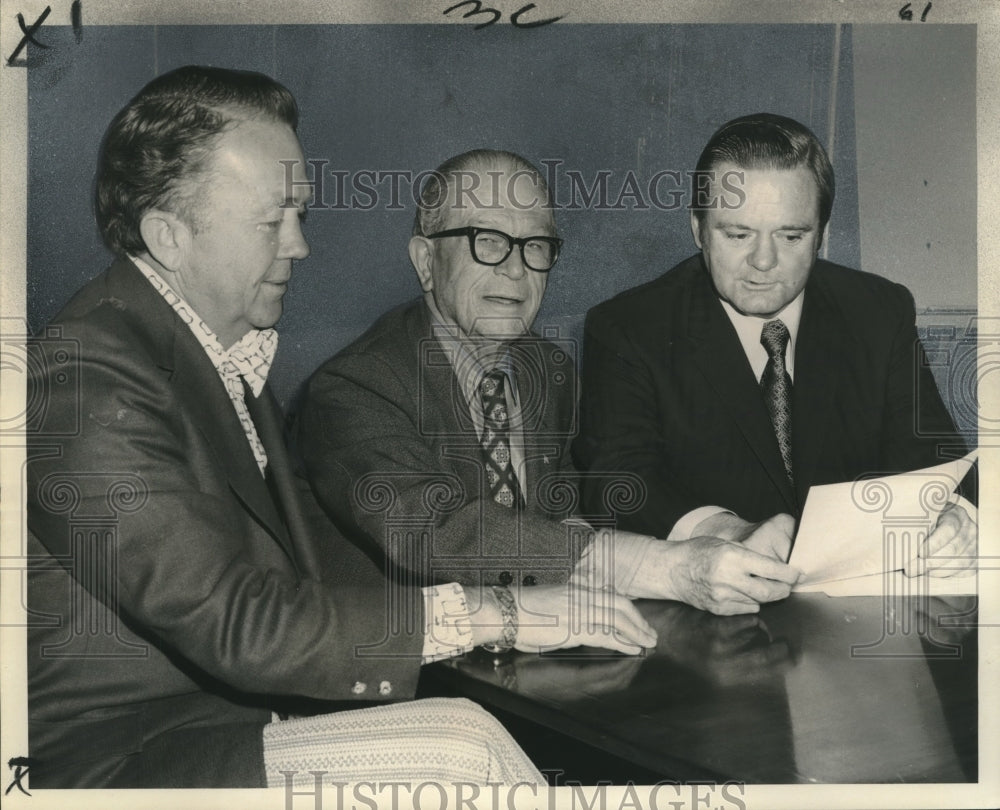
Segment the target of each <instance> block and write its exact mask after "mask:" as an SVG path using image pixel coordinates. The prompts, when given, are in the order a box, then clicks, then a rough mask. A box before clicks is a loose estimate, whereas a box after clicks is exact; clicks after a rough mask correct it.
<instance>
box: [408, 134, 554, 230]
mask: <svg viewBox="0 0 1000 810" xmlns="http://www.w3.org/2000/svg"><path fill="white" fill-rule="evenodd" d="M493 172H496V173H503V174H508V175H513V174H521V175H527V176H530V177H531V178H532V180H533V182H534V184H535V186H536V187H537V189H538V191H539V192H540V193H541V194H542V195H543V196H544V197H545V201H546V206H550V205H551V199H550V197H549V186H548V183H546V182H545V176H544V175H543V174H542V173H541V171H539V170H538V168H537V167H536V166H534V165H533V164H532V163H531V162H530V161H528V160H526V159H525V158H523V157H521V156H520V155H518V154H515V153H514V152H504V151H502V150H499V149H473V150H471V151H469V152H463V153H462V154H460V155H456V156H455V157H453V158H449V159H448V160H446V161H445V162H444V163H442V164H441V165H440V166H438V167H437V169H435V170H434V171H433V172H431V174H430V176H429V177H428V178H427V180H426V181H425V182H424V185H423V188H422V189H421V190H420V198H419V200H418V201H417V214H416V216H415V217H414V220H413V235H414V236H429V235H430V234H433V233H437V232H438V231H440V230H442V229H443V227H444V222H445V220H446V219H447V212H448V209H449V207H450V206H449V205H448V203H449V201H450V200H451V199H452V195H453V193H454V191H455V188H456V185H458V187H459V188H462V186H461V185H459V184H458V181H459V180H460V179H461V178H462V177H468V176H472V175H477V174H489V173H493ZM480 195H481V190H480ZM477 196H479V195H477ZM489 202H490V203H491V204H492V205H493V206H496V205H497V204H498V200H495V199H493V200H490V201H489ZM550 210H551V209H550Z"/></svg>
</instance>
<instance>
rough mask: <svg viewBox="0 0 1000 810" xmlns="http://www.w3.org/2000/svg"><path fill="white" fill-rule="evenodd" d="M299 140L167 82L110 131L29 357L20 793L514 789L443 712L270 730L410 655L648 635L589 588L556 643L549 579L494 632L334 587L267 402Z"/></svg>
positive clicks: (435, 598)
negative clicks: (92, 239)
mask: <svg viewBox="0 0 1000 810" xmlns="http://www.w3.org/2000/svg"><path fill="white" fill-rule="evenodd" d="M296 122H297V109H296V105H295V100H294V98H293V97H292V96H291V94H290V93H289V92H288V90H286V89H285V88H284V87H282V86H281V85H279V84H277V83H276V82H274V81H272V80H271V79H269V78H267V77H265V76H262V75H260V74H256V73H245V72H238V71H227V70H222V69H215V68H203V67H193V66H189V67H186V68H180V69H178V70H176V71H173V72H171V73H168V74H165V75H163V76H160V77H159V78H157V79H155V80H153V81H152V82H150V84H148V85H147V86H146V87H145V88H144V89H143V90H142V91H141V92H140V93H139V94H138V95H137V96H136V97H135V98H134V99H133V100H132V101H131V102H130V103H129V104H128V105H126V107H125V108H124V109H123V110H122V111H121V112H120V113H119V114H118V116H116V118H115V119H114V121H113V122H112V124H111V126H110V127H109V129H108V132H107V134H106V137H105V140H104V143H103V146H102V152H101V162H100V166H99V170H98V183H97V213H98V220H99V223H100V226H101V230H102V233H103V235H104V237H105V239H106V241H107V242H108V244H109V246H110V247H111V248H112V249H113V250H114V251H115V253H116V254H117V255H118V258H117V260H116V261H115V263H114V264H113V265H112V266H111V267H110V268H109V269H108V270H106V271H105V272H104V273H102V274H100V275H99V276H97V277H96V278H95V279H93V280H92V281H91V282H90V283H88V284H87V285H86V286H85V287H84V288H83V289H82V290H80V291H79V292H78V293H77V295H76V296H75V297H74V298H73V299H72V300H71V301H70V303H69V304H68V305H67V306H66V307H65V309H64V310H63V311H62V312H61V313H60V314H59V315H58V316H57V317H56V318H55V320H54V321H53V322H52V323H51V324H50V325H49V327H47V329H46V330H45V333H44V335H42V336H40V338H39V339H38V340H37V341H36V343H35V344H34V346H33V349H32V351H33V358H34V361H35V362H34V363H33V364H32V369H33V377H32V379H31V381H30V382H31V387H30V393H29V401H31V402H33V403H35V405H37V406H38V407H36V408H34V409H33V411H32V413H33V420H32V423H31V424H29V426H28V436H29V463H28V474H27V479H28V527H29V543H30V546H29V550H30V555H31V560H32V562H31V571H30V580H29V590H28V598H29V609H30V613H31V623H30V628H29V654H28V667H29V716H30V730H29V744H30V749H31V755H32V757H33V758H34V759H36V760H37V763H36V764H35V765H34V766H33V767H32V770H31V778H32V782H33V783H34V786H35V787H169V786H183V787H209V786H246V787H253V786H263V785H265V784H271V785H274V784H278V785H284V784H285V776H284V774H285V773H288V774H294V776H293V777H292V779H291V782H293V783H295V784H299V783H300V782H302V783H303V784H305V785H307V786H309V787H310V788H311V787H312V786H313V784H314V776H313V775H312V773H311V772H310V771H325V772H326V778H330V779H334V780H336V779H338V778H341V779H343V780H344V781H347V780H357V779H361V778H368V777H374V776H379V777H383V778H384V777H388V776H390V775H392V778H396V779H404V780H405V779H422V778H432V779H435V778H436V779H444V780H446V781H449V780H450V781H454V780H466V781H485V780H487V779H494V780H495V781H505V780H506V779H513V780H514V781H517V780H518V779H522V778H524V779H528V780H531V781H537V780H539V779H540V776H539V775H538V773H537V771H535V769H534V767H533V766H532V765H531V763H530V762H528V760H527V759H526V757H524V756H523V753H522V752H520V749H518V748H517V746H516V744H514V743H513V741H511V740H510V739H509V737H508V736H507V735H506V733H505V732H504V730H503V729H502V728H501V727H500V726H499V725H498V724H497V723H496V722H495V721H494V720H493V719H492V718H491V717H489V716H488V715H487V714H486V713H485V712H482V711H481V710H479V709H478V708H476V707H474V706H472V705H471V704H468V703H467V702H465V701H447V700H446V701H432V702H429V703H428V702H425V701H418V702H416V703H411V704H399V705H394V706H386V707H378V708H374V709H367V710H365V711H361V712H346V713H327V714H320V715H318V716H316V717H308V718H302V719H295V720H290V721H285V722H277V721H274V722H272V717H274V716H275V715H277V716H282V715H286V714H288V713H296V714H300V713H302V712H305V711H308V712H315V711H317V710H318V709H322V710H325V711H327V712H329V711H330V709H332V708H334V707H337V706H338V704H340V705H339V708H343V703H344V702H351V703H354V704H358V703H359V702H360V701H369V700H380V701H387V700H398V699H405V698H409V697H412V695H413V693H414V690H415V687H416V681H417V677H418V672H419V667H420V664H421V662H422V661H424V662H426V661H430V660H436V659H437V658H440V657H448V656H451V655H455V654H458V653H460V652H462V651H464V650H469V649H471V648H472V647H473V646H474V645H475V644H487V643H491V644H500V645H502V646H506V647H510V646H514V645H517V646H518V648H519V649H528V650H532V649H537V648H539V647H541V646H546V647H548V646H555V647H559V646H565V645H573V644H580V643H588V644H599V645H602V646H608V647H611V648H613V649H618V650H622V651H631V652H637V651H638V649H639V645H648V644H650V643H652V641H653V635H652V634H651V632H650V631H649V629H648V626H646V625H645V623H644V622H643V621H642V620H641V618H639V617H638V614H637V613H636V612H635V611H634V610H633V608H632V606H631V605H630V604H628V603H627V602H626V601H625V600H623V599H615V600H611V601H608V599H607V598H606V595H596V596H595V598H597V599H598V600H600V601H603V602H604V603H606V604H608V605H609V606H610V608H611V609H612V610H613V611H614V612H615V617H614V618H613V619H611V620H610V621H609V622H608V623H607V625H602V626H600V627H596V626H591V627H590V628H584V629H583V630H582V631H581V632H579V633H576V632H571V631H570V630H569V629H568V624H567V621H566V620H567V619H568V616H569V614H568V610H569V607H568V606H569V605H570V604H571V602H572V598H571V596H570V595H569V593H568V589H565V588H563V589H560V588H547V589H538V592H537V594H534V595H533V596H534V598H533V599H532V600H522V605H524V606H526V607H528V608H529V609H532V610H538V611H540V612H542V613H546V614H555V615H556V616H557V622H556V624H557V625H560V626H559V627H558V629H553V628H552V627H549V628H540V627H535V626H532V625H530V624H529V623H527V622H525V623H523V625H524V626H523V627H521V628H518V620H517V605H516V604H515V603H514V601H513V598H512V597H511V595H510V593H509V591H507V590H506V589H505V588H502V587H497V588H493V589H488V590H483V591H478V590H474V589H464V590H463V589H462V588H461V587H459V586H458V585H455V584H447V585H442V586H441V587H439V588H436V589H431V588H428V589H424V590H422V591H421V590H419V589H414V588H411V587H407V586H406V585H405V584H398V583H396V584H395V585H394V587H395V588H396V591H395V593H394V594H393V595H392V596H391V598H387V592H386V583H385V582H384V580H383V579H382V578H381V576H380V575H379V574H378V572H377V571H374V570H372V571H370V572H369V573H370V574H371V576H369V577H368V578H367V579H365V578H363V577H362V578H359V579H356V580H355V581H353V582H349V583H345V582H343V581H342V579H343V577H340V576H338V568H339V565H340V560H341V558H342V555H343V554H345V553H347V548H348V544H346V543H345V542H344V541H343V539H342V538H341V537H340V535H339V534H338V533H337V531H336V530H335V529H334V527H333V526H332V525H331V524H330V523H329V522H328V520H327V519H326V517H325V515H323V513H322V510H321V509H319V507H318V505H317V504H316V503H315V501H314V500H313V498H312V496H311V495H310V493H309V491H308V488H306V487H304V486H300V485H299V484H298V480H299V479H297V478H296V477H295V476H294V475H292V474H291V472H290V469H289V460H288V457H287V451H286V450H285V448H284V446H283V442H282V432H281V414H280V412H279V410H278V408H277V405H276V402H275V401H274V399H273V397H272V395H271V393H270V390H269V389H268V387H267V385H266V376H267V372H268V369H269V366H270V363H271V359H272V356H273V352H274V347H275V343H276V341H277V334H276V332H275V331H274V330H273V329H272V328H271V327H273V326H274V324H275V323H276V322H277V320H278V319H279V317H280V316H281V311H282V298H283V296H284V293H285V288H286V284H287V282H288V280H289V277H290V275H291V271H292V263H293V261H294V260H297V259H303V258H305V257H306V256H307V255H308V246H307V244H306V242H305V240H304V237H303V234H302V231H301V229H300V222H299V220H300V217H301V215H302V214H303V212H304V209H305V206H306V204H307V202H308V196H307V194H308V191H307V190H308V188H309V183H308V182H307V181H306V179H305V177H306V174H305V171H304V158H303V156H302V151H301V148H300V146H299V143H298V140H297V137H296V135H295V125H296ZM286 172H287V174H286ZM289 180H291V181H292V182H290V183H289ZM372 712H374V713H375V714H371V713H372ZM385 724H388V725H390V726H392V727H393V728H394V738H393V741H392V743H391V747H389V744H387V743H386V742H385V736H384V732H383V731H382V730H381V729H382V728H383V727H384V726H385ZM470 734H471V736H470ZM473 763H475V764H473Z"/></svg>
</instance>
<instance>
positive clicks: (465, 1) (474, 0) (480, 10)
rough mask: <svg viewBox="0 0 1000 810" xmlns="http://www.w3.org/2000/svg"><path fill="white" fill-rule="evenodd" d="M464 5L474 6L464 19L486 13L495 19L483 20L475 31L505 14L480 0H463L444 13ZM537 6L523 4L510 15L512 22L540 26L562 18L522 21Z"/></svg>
mask: <svg viewBox="0 0 1000 810" xmlns="http://www.w3.org/2000/svg"><path fill="white" fill-rule="evenodd" d="M462 6H472V8H471V9H467V10H466V12H465V13H464V14H463V15H462V19H463V20H467V19H468V18H469V17H477V16H479V15H480V14H485V15H487V16H491V17H492V18H493V19H491V20H487V21H486V22H481V23H479V24H478V25H475V26H473V28H472V30H473V31H478V30H479V29H480V28H485V27H486V26H487V25H493V23H495V22H496V21H497V20H499V19H500V18H501V17H502V16H503V12H501V11H500V10H499V9H495V8H492V7H491V6H484V5H483V4H482V3H481V2H480V0H462V2H461V3H455V5H453V6H449V7H448V8H446V9H445V10H444V11H443V12H442V14H451V12H453V11H455V10H456V9H459V8H462ZM534 8H535V4H534V3H528V4H527V5H524V6H521V8H519V9H518V10H517V11H515V12H514V13H513V14H511V15H510V21H511V24H512V25H514V26H515V27H516V28H538V27H539V26H542V25H549V24H550V23H554V22H555V21H556V20H561V19H562V17H561V16H560V17H549V18H548V19H546V20H535V21H533V22H521V17H522V16H523V15H525V14H527V13H528V12H529V11H531V10H532V9H534Z"/></svg>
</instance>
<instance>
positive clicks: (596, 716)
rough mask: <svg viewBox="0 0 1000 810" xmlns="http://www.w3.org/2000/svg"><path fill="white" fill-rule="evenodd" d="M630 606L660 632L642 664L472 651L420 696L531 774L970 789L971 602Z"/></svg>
mask: <svg viewBox="0 0 1000 810" xmlns="http://www.w3.org/2000/svg"><path fill="white" fill-rule="evenodd" d="M637 605H638V606H639V608H640V610H641V611H642V613H643V614H644V615H645V616H646V618H647V619H648V620H649V622H650V623H651V624H652V625H653V626H654V627H655V628H656V630H657V632H658V634H659V642H658V645H657V648H656V650H655V651H652V652H650V653H648V654H647V655H645V656H643V657H641V658H629V657H624V656H618V655H611V654H608V653H606V652H605V651H602V650H596V649H590V648H587V649H577V650H571V651H568V652H565V653H559V654H555V655H545V656H536V655H529V654H524V653H510V654H507V655H505V656H502V657H499V658H497V659H494V657H492V656H489V655H487V654H485V653H483V652H481V651H477V652H474V653H472V654H470V655H468V656H465V657H463V658H458V659H453V660H451V661H447V662H443V663H441V664H437V665H435V666H434V667H431V668H429V669H430V672H428V677H427V679H426V683H427V685H426V687H425V689H424V692H425V693H436V694H458V695H464V696H467V697H470V698H472V699H474V700H476V701H477V702H479V703H481V704H483V705H484V706H486V707H487V708H488V709H490V710H491V711H494V712H495V713H496V714H497V715H498V716H499V717H501V719H504V720H505V722H506V721H507V720H508V719H509V720H513V726H514V727H515V728H512V731H513V732H514V733H515V736H517V737H518V738H519V740H520V741H521V742H522V744H524V745H525V748H526V749H527V750H528V752H529V754H530V755H531V756H532V758H533V759H535V762H536V764H537V765H538V766H539V768H541V769H542V770H547V769H548V770H553V771H556V772H559V771H562V772H564V773H568V774H573V775H575V776H576V777H577V778H581V776H582V778H584V780H585V781H589V783H593V782H595V781H597V780H598V779H600V778H611V779H612V780H613V781H624V780H625V779H634V780H636V781H642V782H648V781H650V780H651V779H654V778H655V779H672V780H682V781H690V780H696V779H709V780H714V781H717V782H722V781H725V780H738V781H743V782H748V783H774V784H783V783H809V782H822V783H849V782H963V781H975V780H976V778H977V752H978V748H977V731H978V728H977V709H978V697H977V658H978V656H977V635H976V628H975V621H976V600H975V598H968V597H967V598H964V599H957V598H948V599H947V600H945V599H934V598H918V597H914V596H909V597H896V598H891V599H883V598H881V597H844V598H836V599H834V598H829V597H827V596H825V595H823V594H793V595H792V596H791V597H790V598H789V599H787V600H785V601H783V602H781V603H777V604H773V605H766V606H764V607H763V609H762V610H761V612H760V614H759V615H757V616H736V617H720V616H713V615H710V614H707V613H704V612H702V611H698V610H695V609H693V608H690V607H688V606H687V605H682V604H678V603H675V602H654V601H644V602H638V603H637ZM945 616H952V617H953V618H950V619H949V618H944V619H942V617H945ZM939 620H940V623H939ZM944 625H948V626H944ZM495 661H499V662H500V663H499V664H498V665H497V664H495ZM586 752H590V753H589V754H587V753H586ZM602 762H615V763H618V765H617V766H616V767H613V768H611V770H612V771H613V775H610V776H609V775H608V774H602V773H601V764H600V763H602ZM595 763H596V764H595ZM595 769H596V770H595ZM588 777H589V778H588Z"/></svg>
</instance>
